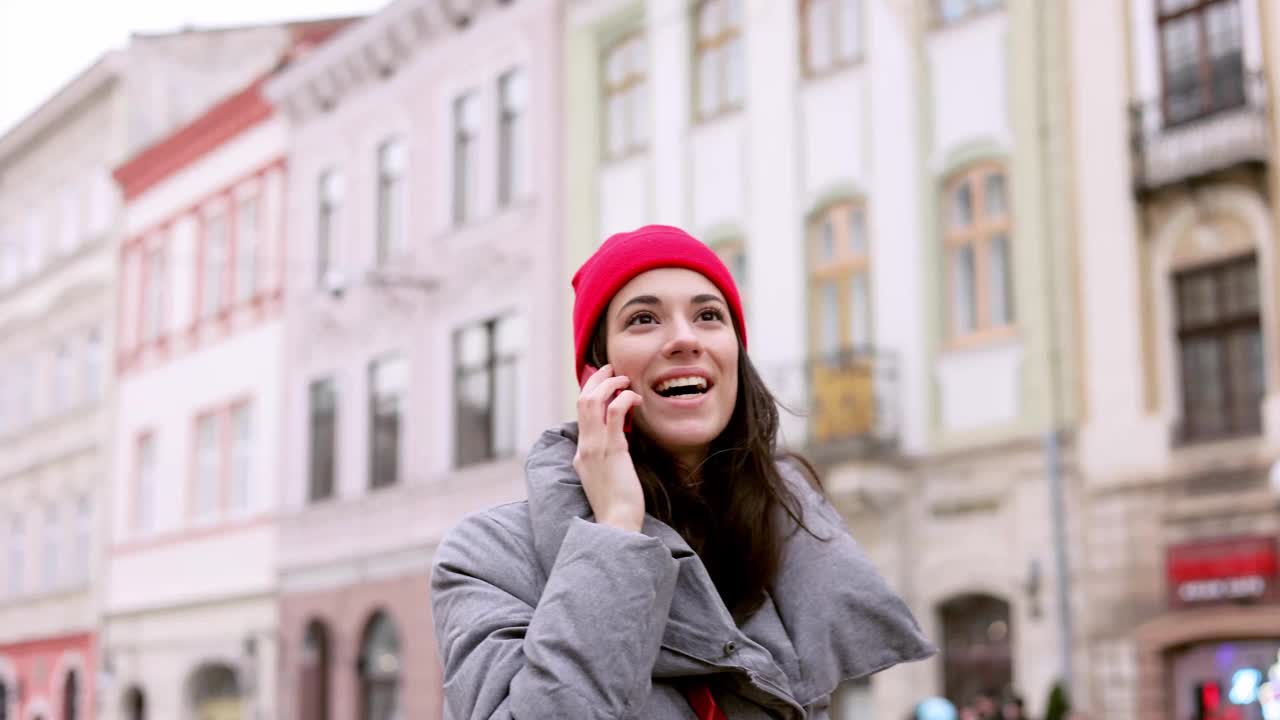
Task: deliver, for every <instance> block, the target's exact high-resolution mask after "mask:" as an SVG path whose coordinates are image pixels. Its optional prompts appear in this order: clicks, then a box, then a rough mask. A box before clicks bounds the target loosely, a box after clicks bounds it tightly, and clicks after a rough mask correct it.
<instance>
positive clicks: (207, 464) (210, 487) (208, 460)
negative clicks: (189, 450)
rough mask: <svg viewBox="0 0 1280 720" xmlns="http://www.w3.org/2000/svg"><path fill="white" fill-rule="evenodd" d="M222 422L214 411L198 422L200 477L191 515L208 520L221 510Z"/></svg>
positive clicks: (197, 458)
mask: <svg viewBox="0 0 1280 720" xmlns="http://www.w3.org/2000/svg"><path fill="white" fill-rule="evenodd" d="M218 425H219V423H218V416H217V415H214V414H209V415H204V416H203V417H201V418H200V419H199V420H197V421H196V443H195V450H196V477H195V485H194V487H193V489H192V493H193V494H192V500H191V515H192V517H193V518H194V519H195V520H197V521H199V520H208V519H210V518H212V517H213V516H214V515H215V514H216V513H217V512H218V505H219V502H218V501H219V495H220V490H221V482H220V480H221V475H222V468H221V467H220V466H221V462H219V461H220V460H221V454H222V447H221V442H220V438H219V435H220V433H219V432H218V429H219V428H218Z"/></svg>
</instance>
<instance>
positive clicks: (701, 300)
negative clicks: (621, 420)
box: [605, 268, 738, 467]
mask: <svg viewBox="0 0 1280 720" xmlns="http://www.w3.org/2000/svg"><path fill="white" fill-rule="evenodd" d="M605 328H606V332H605V338H606V346H607V348H608V355H609V362H610V363H611V364H612V365H613V369H614V372H615V373H617V374H619V375H626V376H627V377H629V378H631V389H632V390H634V391H635V392H637V393H639V394H640V395H641V397H642V398H644V402H643V403H642V404H641V405H640V406H639V407H638V408H636V410H635V413H634V418H633V422H634V423H635V427H636V429H637V430H639V431H640V432H643V433H644V434H645V435H646V436H647V437H649V438H650V439H651V440H653V442H654V443H656V444H657V445H658V447H660V448H662V449H663V450H666V451H667V452H668V453H671V455H672V456H673V457H675V458H676V460H677V461H679V462H680V463H681V464H682V465H684V466H685V467H692V466H694V465H696V464H697V463H699V462H701V461H702V459H703V458H704V457H706V454H707V448H708V446H710V444H711V441H712V440H714V439H715V438H716V437H717V436H719V435H720V433H721V432H723V431H724V429H725V426H727V425H728V424H729V419H730V418H731V417H732V416H733V408H734V405H735V404H736V402H737V399H738V335H737V332H736V331H735V330H734V327H733V320H732V318H731V317H730V314H729V306H728V305H727V304H726V303H725V300H724V295H723V293H721V292H720V290H719V288H717V287H716V286H715V284H714V283H712V282H711V281H710V280H708V279H707V278H706V277H704V276H703V275H701V274H700V273H697V272H694V271H693V270H686V269H683V268H660V269H657V270H650V271H648V272H645V273H641V274H639V275H637V276H636V277H634V278H632V280H631V282H629V283H627V284H626V285H624V286H623V287H622V289H621V290H619V291H618V293H617V294H616V295H614V296H613V300H612V301H611V302H610V303H609V307H608V308H607V309H606V310H605Z"/></svg>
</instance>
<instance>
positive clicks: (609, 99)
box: [604, 33, 649, 160]
mask: <svg viewBox="0 0 1280 720" xmlns="http://www.w3.org/2000/svg"><path fill="white" fill-rule="evenodd" d="M647 61H648V56H647V48H646V45H645V37H644V35H643V34H640V33H637V34H635V35H628V36H627V37H625V38H623V39H622V40H619V41H618V42H616V43H614V44H613V45H612V46H610V47H609V48H608V49H607V50H606V51H605V54H604V78H605V80H604V115H605V155H606V156H607V157H608V158H609V159H610V160H618V159H620V158H623V157H626V156H627V155H630V154H632V153H636V152H640V151H642V150H644V148H645V145H646V144H647V143H648V138H649V127H648V123H649V113H648V104H647V103H648V99H649V96H648V88H647V87H646V80H645V67H646V65H647Z"/></svg>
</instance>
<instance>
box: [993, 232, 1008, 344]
mask: <svg viewBox="0 0 1280 720" xmlns="http://www.w3.org/2000/svg"><path fill="white" fill-rule="evenodd" d="M990 243H991V244H990V245H989V247H988V249H989V252H990V262H991V265H990V268H991V272H990V275H989V281H990V283H991V287H989V288H987V293H988V294H989V297H990V298H991V318H990V323H991V326H992V327H1000V326H1002V325H1008V324H1009V323H1010V322H1011V321H1012V320H1013V282H1012V280H1013V276H1012V270H1011V269H1010V267H1009V238H1008V236H1006V235H996V236H995V237H993V238H991V241H990Z"/></svg>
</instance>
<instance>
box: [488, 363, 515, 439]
mask: <svg viewBox="0 0 1280 720" xmlns="http://www.w3.org/2000/svg"><path fill="white" fill-rule="evenodd" d="M493 380H494V388H493V390H494V398H493V431H492V432H493V455H494V457H506V456H508V455H511V454H513V453H514V452H515V449H516V422H517V415H518V413H517V408H518V405H519V392H520V387H519V378H518V377H517V364H516V361H515V360H514V359H505V360H502V361H500V362H499V363H498V365H497V367H496V369H495V373H494V379H493Z"/></svg>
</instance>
